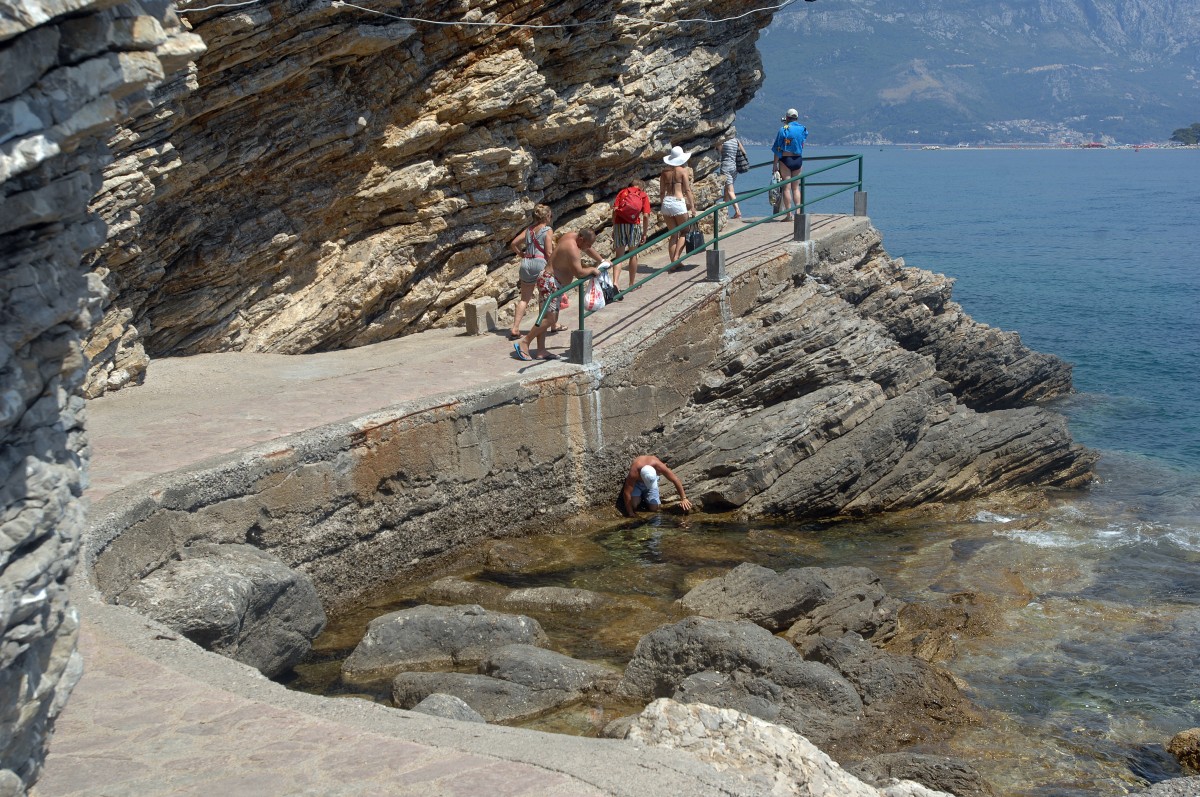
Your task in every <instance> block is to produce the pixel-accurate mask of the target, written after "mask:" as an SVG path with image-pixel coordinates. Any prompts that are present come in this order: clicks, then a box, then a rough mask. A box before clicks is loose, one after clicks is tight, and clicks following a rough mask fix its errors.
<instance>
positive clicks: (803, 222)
mask: <svg viewBox="0 0 1200 797" xmlns="http://www.w3.org/2000/svg"><path fill="white" fill-rule="evenodd" d="M792 238H793V240H796V241H807V240H808V239H809V238H812V216H810V215H809V214H808V213H797V214H796V221H795V227H794V228H793V233H792Z"/></svg>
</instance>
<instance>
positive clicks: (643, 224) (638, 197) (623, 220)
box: [612, 177, 653, 288]
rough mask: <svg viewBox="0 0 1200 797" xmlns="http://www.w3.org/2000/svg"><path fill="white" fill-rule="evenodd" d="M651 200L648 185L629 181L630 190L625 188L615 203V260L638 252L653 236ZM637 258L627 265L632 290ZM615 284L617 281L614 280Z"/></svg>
mask: <svg viewBox="0 0 1200 797" xmlns="http://www.w3.org/2000/svg"><path fill="white" fill-rule="evenodd" d="M651 212H653V211H652V208H651V207H650V197H649V195H647V194H646V181H645V180H643V179H642V178H641V177H635V178H633V179H632V180H630V181H629V187H628V188H622V189H621V191H620V192H619V193H618V194H617V198H616V199H615V200H614V201H613V213H612V225H613V252H614V253H613V260H616V259H617V258H619V257H620V256H621V255H623V254H625V253H626V252H628V251H629V250H630V249H636V248H638V247H639V246H641V245H642V244H643V243H645V242H646V239H647V238H648V237H649V236H650V214H651ZM637 267H638V259H637V255H634V256H633V257H631V258H629V260H627V261H626V262H625V270H626V271H627V272H628V273H629V287H630V288H632V287H633V283H634V280H636V279H637ZM613 283H614V284H615V283H616V280H615V279H614V280H613Z"/></svg>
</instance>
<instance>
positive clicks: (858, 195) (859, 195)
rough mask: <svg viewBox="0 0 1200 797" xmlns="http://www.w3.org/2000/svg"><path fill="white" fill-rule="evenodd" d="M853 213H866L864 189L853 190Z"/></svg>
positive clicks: (865, 193)
mask: <svg viewBox="0 0 1200 797" xmlns="http://www.w3.org/2000/svg"><path fill="white" fill-rule="evenodd" d="M854 215H855V216H865V215H867V192H866V191H855V192H854Z"/></svg>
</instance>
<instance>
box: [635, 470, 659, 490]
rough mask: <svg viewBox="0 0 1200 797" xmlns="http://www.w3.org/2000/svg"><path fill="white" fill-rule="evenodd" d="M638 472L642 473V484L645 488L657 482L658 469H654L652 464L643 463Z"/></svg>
mask: <svg viewBox="0 0 1200 797" xmlns="http://www.w3.org/2000/svg"><path fill="white" fill-rule="evenodd" d="M638 473H640V474H641V475H642V484H643V486H645V488H646V489H647V490H649V489H650V488H651V487H653V486H654V485H656V484H658V471H656V470H655V469H654V466H653V465H643V466H642V469H641V470H640V471H638Z"/></svg>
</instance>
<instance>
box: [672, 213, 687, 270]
mask: <svg viewBox="0 0 1200 797" xmlns="http://www.w3.org/2000/svg"><path fill="white" fill-rule="evenodd" d="M687 219H688V217H687V216H669V217H667V229H673V228H675V227H678V226H679V225H680V224H683V223H684V222H685V221H687ZM686 246H687V242H686V241H684V240H683V232H682V231H680V232H677V233H675V234H674V235H672V236H671V240H670V242H669V243H668V244H667V255H668V256H669V257H670V258H671V262H674V261H676V260H678V259H679V258H680V257H682V256H683V250H684V247H686Z"/></svg>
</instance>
